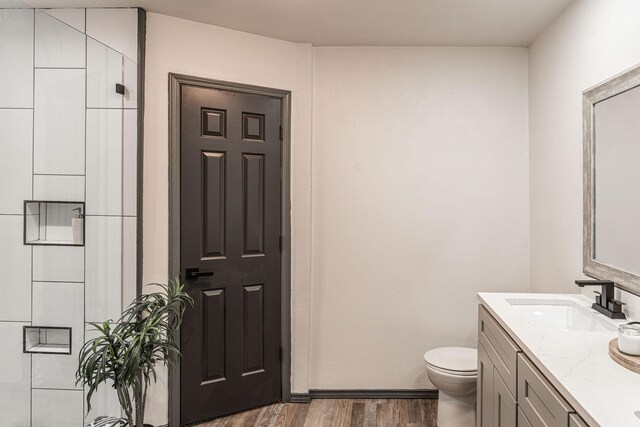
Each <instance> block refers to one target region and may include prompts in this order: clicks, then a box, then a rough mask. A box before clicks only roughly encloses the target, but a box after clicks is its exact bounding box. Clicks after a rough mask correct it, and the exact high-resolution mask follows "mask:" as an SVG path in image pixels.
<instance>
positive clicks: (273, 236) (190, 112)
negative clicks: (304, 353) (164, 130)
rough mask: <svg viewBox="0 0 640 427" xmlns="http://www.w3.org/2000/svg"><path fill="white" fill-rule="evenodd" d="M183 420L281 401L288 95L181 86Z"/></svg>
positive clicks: (181, 375) (197, 419)
mask: <svg viewBox="0 0 640 427" xmlns="http://www.w3.org/2000/svg"><path fill="white" fill-rule="evenodd" d="M180 117H181V119H180V120H181V121H180V134H181V141H180V143H181V153H180V154H181V159H180V167H181V172H180V199H181V201H180V273H181V276H182V279H183V281H184V282H185V283H186V289H187V292H188V293H189V295H191V297H193V299H194V306H193V307H192V308H188V309H187V312H186V313H185V318H184V323H183V325H182V328H181V334H180V345H181V349H182V354H183V357H182V363H181V372H180V388H181V403H180V420H181V424H182V425H185V424H190V423H194V422H197V421H202V420H206V419H210V418H214V417H218V416H222V415H226V414H230V413H233V412H238V411H242V410H245V409H249V408H255V407H258V406H263V405H267V404H270V403H273V402H276V401H278V400H280V393H281V392H280V390H281V387H280V383H281V376H280V375H281V366H280V363H281V362H280V343H281V329H280V327H281V307H280V305H281V300H280V296H281V289H280V275H281V272H280V269H281V267H280V235H281V230H280V229H281V225H280V224H281V183H280V179H281V162H282V160H281V123H282V122H281V119H282V100H281V99H280V98H273V97H268V96H263V95H253V94H246V93H240V92H234V91H229V90H219V89H212V88H205V87H199V86H189V85H183V86H182V90H181V104H180Z"/></svg>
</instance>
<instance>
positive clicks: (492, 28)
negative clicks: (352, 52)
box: [0, 0, 572, 46]
mask: <svg viewBox="0 0 640 427" xmlns="http://www.w3.org/2000/svg"><path fill="white" fill-rule="evenodd" d="M571 1H572V0H0V7H2V6H3V5H4V7H11V6H13V7H20V5H23V6H22V7H24V4H25V3H28V4H29V5H30V6H35V7H42V8H47V7H122V6H140V7H143V8H144V9H146V10H147V11H149V12H157V13H162V14H165V15H171V16H175V17H178V18H184V19H189V20H192V21H198V22H204V23H209V24H214V25H218V26H221V27H226V28H231V29H235V30H240V31H246V32H250V33H253V34H259V35H264V36H268V37H274V38H277V39H281V40H289V41H292V42H308V43H313V44H314V45H316V46H528V45H529V44H531V42H532V41H533V40H534V39H535V37H536V35H537V34H539V33H540V32H541V31H542V30H543V29H544V28H545V27H546V26H547V25H548V24H550V23H551V22H552V21H553V20H554V19H555V17H556V16H558V15H559V14H560V12H562V10H564V8H565V7H566V6H567V5H568V4H569V3H570V2H571Z"/></svg>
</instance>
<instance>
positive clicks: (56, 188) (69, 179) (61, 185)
mask: <svg viewBox="0 0 640 427" xmlns="http://www.w3.org/2000/svg"><path fill="white" fill-rule="evenodd" d="M33 199H34V200H52V201H69V202H83V201H84V176H67V175H35V176H34V177H33Z"/></svg>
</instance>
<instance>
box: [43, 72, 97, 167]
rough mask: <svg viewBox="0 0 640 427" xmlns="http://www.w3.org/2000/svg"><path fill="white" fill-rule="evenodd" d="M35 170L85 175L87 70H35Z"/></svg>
mask: <svg viewBox="0 0 640 427" xmlns="http://www.w3.org/2000/svg"><path fill="white" fill-rule="evenodd" d="M35 76H36V80H35V82H36V85H35V88H36V89H35V90H36V93H35V111H34V149H35V152H34V159H33V160H34V173H36V174H62V175H82V174H84V139H85V133H84V132H85V122H84V120H85V119H84V118H85V71H84V70H70V69H37V70H36V71H35Z"/></svg>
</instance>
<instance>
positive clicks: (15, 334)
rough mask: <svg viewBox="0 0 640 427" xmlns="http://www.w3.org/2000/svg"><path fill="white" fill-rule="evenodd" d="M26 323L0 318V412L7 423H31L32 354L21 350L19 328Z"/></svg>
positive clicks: (18, 425)
mask: <svg viewBox="0 0 640 427" xmlns="http://www.w3.org/2000/svg"><path fill="white" fill-rule="evenodd" d="M28 325H29V323H16V322H0V340H2V345H0V414H2V415H1V418H2V425H6V426H16V427H29V426H30V421H31V420H30V418H31V356H30V355H28V354H25V353H23V352H22V331H23V328H24V327H25V326H28Z"/></svg>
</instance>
